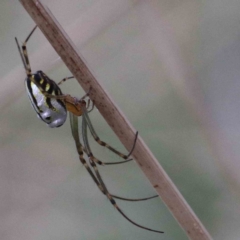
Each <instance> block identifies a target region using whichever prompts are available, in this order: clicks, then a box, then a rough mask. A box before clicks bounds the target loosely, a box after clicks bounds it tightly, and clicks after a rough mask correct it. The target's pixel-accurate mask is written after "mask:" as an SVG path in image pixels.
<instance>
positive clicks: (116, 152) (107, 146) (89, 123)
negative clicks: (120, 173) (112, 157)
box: [84, 111, 138, 164]
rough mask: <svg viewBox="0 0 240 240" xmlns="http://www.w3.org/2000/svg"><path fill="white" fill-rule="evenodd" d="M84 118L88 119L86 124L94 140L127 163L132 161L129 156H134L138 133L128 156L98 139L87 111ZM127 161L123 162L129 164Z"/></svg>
mask: <svg viewBox="0 0 240 240" xmlns="http://www.w3.org/2000/svg"><path fill="white" fill-rule="evenodd" d="M84 118H85V119H86V124H87V125H88V127H89V130H90V132H91V134H92V136H93V138H94V140H95V141H96V142H97V143H98V144H99V145H101V146H103V147H106V148H108V149H109V150H110V151H112V152H114V153H115V154H117V155H118V156H120V157H121V158H123V159H126V160H127V161H130V160H132V159H128V158H129V156H130V155H131V154H132V152H133V150H134V147H135V145H136V142H137V136H138V132H137V133H136V135H135V139H134V144H133V147H132V149H131V151H130V153H129V154H128V155H125V154H123V153H121V152H119V151H117V150H116V149H115V148H113V147H111V146H110V145H108V144H107V143H105V142H104V141H102V140H100V138H99V137H98V135H97V133H96V132H95V130H94V128H93V125H92V123H91V120H90V118H89V116H88V113H87V112H86V111H84ZM127 161H123V162H127ZM111 164H115V163H111Z"/></svg>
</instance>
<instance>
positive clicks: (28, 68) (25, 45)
mask: <svg viewBox="0 0 240 240" xmlns="http://www.w3.org/2000/svg"><path fill="white" fill-rule="evenodd" d="M36 28H37V25H36V26H35V27H34V28H33V30H32V31H31V32H30V33H29V35H28V36H27V38H26V40H25V41H24V42H23V44H22V53H23V57H24V62H25V70H26V74H27V76H28V77H30V78H31V72H32V70H31V66H30V62H29V58H28V53H27V42H28V40H29V38H30V37H31V36H32V34H33V33H34V31H35V30H36Z"/></svg>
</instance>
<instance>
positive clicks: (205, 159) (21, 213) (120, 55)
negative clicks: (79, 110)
mask: <svg viewBox="0 0 240 240" xmlns="http://www.w3.org/2000/svg"><path fill="white" fill-rule="evenodd" d="M43 2H44V3H45V4H47V6H48V7H49V8H50V10H51V11H52V12H53V14H54V15H55V16H56V18H57V19H58V21H59V22H60V24H62V25H63V28H64V29H65V30H66V32H67V33H68V34H69V36H70V37H71V39H72V40H73V41H74V43H75V44H76V46H77V48H78V49H79V52H80V53H81V54H82V55H83V57H84V58H85V59H86V61H87V63H88V65H89V67H90V69H92V70H93V73H94V75H95V76H96V77H97V79H98V80H99V82H100V83H101V84H102V85H103V87H104V88H106V90H107V92H109V93H110V95H111V96H112V98H113V99H114V101H115V102H116V103H117V105H118V106H119V107H120V108H121V110H122V111H123V112H124V113H125V114H126V116H127V117H128V118H129V121H130V122H131V123H132V124H133V126H134V127H135V128H136V129H137V130H138V131H139V133H140V135H141V136H142V137H143V139H144V140H145V141H146V143H147V145H148V146H149V147H150V149H151V150H152V152H153V153H154V155H155V156H156V157H157V159H158V160H159V162H160V163H161V164H162V165H163V167H164V168H165V170H166V171H167V173H168V174H169V176H170V177H171V178H172V180H173V181H174V183H175V184H176V186H177V187H178V188H179V190H180V191H181V193H182V194H183V196H184V197H185V198H186V200H187V201H188V202H189V204H190V205H191V207H192V208H193V210H194V211H195V213H196V215H198V216H199V218H200V219H201V221H202V222H203V224H204V225H205V226H206V228H207V229H208V230H209V232H210V233H211V235H212V236H213V238H214V239H220V240H225V239H231V240H235V239H236V240H238V239H239V235H240V232H239V226H238V225H239V221H240V217H239V216H240V214H239V211H240V209H239V208H240V202H239V199H240V196H239V183H240V178H239V174H238V169H239V162H240V161H239V156H240V154H239V149H240V148H239V147H238V146H239V138H240V124H239V122H240V121H239V119H240V117H239V105H240V104H239V102H240V94H239V91H240V82H239V76H240V72H239V69H240V67H239V66H240V41H239V38H240V24H239V20H240V15H239V11H240V2H239V1H234V0H230V1H226V0H225V1H213V0H209V1H197V0H193V1H188V0H184V1H176V0H170V1H157V0H150V1H141V0H121V1H120V0H115V1H111V0H101V1H97V0H91V1H89V0H72V1H67V0H52V1H47V0H44V1H43ZM0 19H1V21H0V63H1V64H0V73H1V80H0V83H1V88H0V109H1V114H0V136H1V137H0V159H1V163H0V190H1V194H0V223H1V224H0V229H1V231H0V232H1V239H4V240H13V239H25V240H30V239H35V240H38V239H45V240H48V239H49V240H50V239H51V240H55V239H57V240H63V239H81V240H85V239H86V240H89V239H104V240H106V239H109V240H110V239H111V240H112V239H116V240H117V239H119V240H122V239H130V240H131V239H138V240H141V239H144V240H145V239H148V240H155V239H165V240H167V239H169V240H173V239H177V240H183V239H184V240H185V239H187V237H186V235H185V234H184V232H183V231H182V230H181V229H180V227H179V226H178V224H177V223H176V221H175V220H174V218H173V217H172V216H171V214H170V213H169V211H168V210H167V209H166V207H165V206H164V204H163V203H162V202H161V200H159V199H155V200H151V201H148V202H142V203H129V202H121V201H118V203H119V205H120V206H121V207H122V208H123V209H124V211H125V212H126V213H127V215H128V216H129V217H131V218H132V219H133V220H135V221H137V222H138V223H140V224H143V225H145V226H149V227H152V228H155V229H160V230H163V231H165V234H164V235H161V236H159V235H158V234H155V233H151V232H147V231H144V230H141V229H138V228H136V227H135V226H133V225H131V224H130V223H128V222H127V221H126V220H125V219H123V218H122V217H121V216H120V215H119V214H118V213H117V212H116V211H115V210H114V209H113V207H112V206H111V204H110V203H109V202H108V201H107V200H106V198H105V197H104V196H103V195H102V194H101V193H100V192H99V191H98V189H97V188H96V186H95V185H94V184H93V182H92V180H91V178H90V177H89V176H88V174H87V173H86V172H85V169H84V168H83V167H82V166H81V164H80V163H79V160H78V157H77V153H76V150H75V144H74V142H73V139H72V137H71V134H70V127H69V122H67V123H66V124H65V125H64V126H63V127H61V128H58V129H49V128H47V126H45V124H44V123H42V122H41V121H39V120H38V119H37V117H36V114H35V112H34V111H33V109H32V107H31V105H30V103H29V101H28V99H27V95H26V92H25V89H24V84H23V82H24V78H25V74H24V71H23V67H22V63H21V59H20V57H19V55H18V51H17V48H16V45H15V41H14V37H15V36H17V37H18V39H19V40H20V42H23V41H24V39H25V37H26V36H27V34H28V33H29V32H30V31H31V29H32V28H33V26H34V23H33V21H32V20H31V19H30V17H29V16H28V15H27V13H26V12H25V11H24V9H23V8H22V6H21V5H20V3H18V2H17V1H14V0H3V1H2V2H1V8H0ZM28 47H29V56H30V60H31V65H32V69H33V71H36V70H39V69H41V70H43V71H45V72H46V73H47V74H48V75H49V76H50V77H51V78H52V79H55V80H56V81H59V80H61V79H62V78H64V77H66V76H70V75H71V73H69V72H68V70H67V69H66V67H65V66H64V64H63V63H62V62H61V61H60V60H59V59H58V56H57V54H56V53H55V52H54V50H53V49H52V48H51V46H50V45H49V44H48V42H47V40H46V39H45V37H44V36H43V35H42V34H41V32H40V31H39V30H37V31H36V33H34V35H33V37H32V39H30V41H29V45H28ZM62 89H63V92H64V93H69V94H71V95H74V96H79V97H80V96H82V94H83V91H82V90H81V88H80V86H79V85H78V84H77V83H76V82H74V81H69V82H67V83H65V84H64V86H63V87H62ZM91 119H92V121H93V123H94V126H95V128H96V131H97V132H98V134H99V135H100V136H101V137H102V139H103V140H105V141H106V142H109V143H111V144H112V145H114V146H116V147H117V148H119V149H120V150H122V151H125V150H124V149H123V147H122V146H121V144H120V143H119V142H118V141H117V139H116V138H115V137H114V135H113V133H112V132H111V130H109V127H108V126H107V125H106V123H105V122H104V121H103V119H102V117H101V116H100V114H99V113H98V111H97V110H95V111H94V112H93V113H91ZM91 144H92V146H93V147H92V149H94V153H95V154H96V155H97V156H99V158H100V159H107V160H108V161H109V160H110V159H115V160H119V159H118V157H116V156H115V155H114V154H111V153H109V152H108V151H107V150H103V149H102V148H101V147H99V146H98V145H97V144H95V143H94V142H93V141H91ZM101 173H102V175H103V178H104V180H105V181H106V183H107V185H108V186H109V189H110V190H111V192H112V193H114V194H116V195H121V196H123V197H124V196H125V197H145V196H150V195H152V194H154V190H153V189H152V188H151V186H150V184H149V183H148V182H147V180H146V178H145V177H144V176H143V174H142V173H141V172H140V170H139V169H138V166H137V165H136V164H135V163H128V164H123V165H119V166H107V167H101Z"/></svg>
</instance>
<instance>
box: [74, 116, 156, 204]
mask: <svg viewBox="0 0 240 240" xmlns="http://www.w3.org/2000/svg"><path fill="white" fill-rule="evenodd" d="M69 116H70V124H71V130H72V135H73V138H74V140H75V143H76V148H77V152H78V155H79V159H80V161H81V163H82V164H83V165H84V166H85V167H86V169H87V171H88V173H89V174H90V175H91V177H92V178H93V180H94V182H95V183H96V185H97V186H98V188H99V189H100V191H101V192H102V193H103V194H104V195H105V194H106V193H105V192H104V191H103V188H102V187H101V184H100V183H99V180H98V179H97V178H96V176H95V175H94V174H93V173H92V170H91V169H90V168H89V166H88V164H87V163H86V161H85V159H84V157H83V150H84V147H83V146H82V145H81V143H80V139H79V134H78V121H77V117H76V116H73V114H72V113H70V114H69ZM112 196H113V197H115V198H117V199H120V200H125V201H132V202H134V201H144V200H148V199H152V198H154V197H158V195H156V196H153V197H147V198H136V199H132V198H123V197H119V196H116V195H112Z"/></svg>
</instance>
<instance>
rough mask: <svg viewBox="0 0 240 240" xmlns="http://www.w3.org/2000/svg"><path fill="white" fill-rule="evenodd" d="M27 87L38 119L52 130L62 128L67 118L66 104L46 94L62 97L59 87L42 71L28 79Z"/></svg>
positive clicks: (26, 81)
mask: <svg viewBox="0 0 240 240" xmlns="http://www.w3.org/2000/svg"><path fill="white" fill-rule="evenodd" d="M30 78H31V79H30ZM25 85H26V89H27V93H28V97H29V99H30V101H31V104H32V106H33V108H34V110H35V111H36V113H37V115H38V117H39V118H40V119H41V120H42V121H44V122H45V123H46V124H47V125H48V126H49V127H51V128H54V127H60V126H62V125H63V123H64V122H65V121H66V118H67V110H66V106H65V103H64V102H63V101H62V100H60V99H55V98H51V97H47V96H46V95H45V94H46V93H47V94H49V95H53V96H54V95H55V96H60V95H62V91H61V89H60V88H59V87H58V85H57V84H56V83H55V82H54V81H53V80H51V79H50V78H48V76H47V75H46V74H44V73H43V72H42V71H37V72H36V73H35V74H32V75H31V77H27V78H26V80H25Z"/></svg>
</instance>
